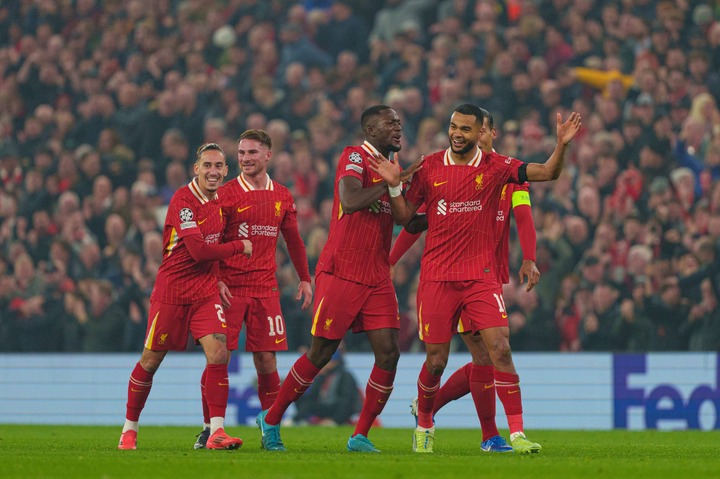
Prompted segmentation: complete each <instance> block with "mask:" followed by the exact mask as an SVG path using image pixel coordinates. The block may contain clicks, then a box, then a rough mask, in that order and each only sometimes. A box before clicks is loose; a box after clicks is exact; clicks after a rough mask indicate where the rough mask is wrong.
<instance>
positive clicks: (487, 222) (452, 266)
mask: <svg viewBox="0 0 720 479" xmlns="http://www.w3.org/2000/svg"><path fill="white" fill-rule="evenodd" d="M522 164H523V163H522V162H521V161H520V160H516V159H514V158H510V157H507V156H502V155H499V154H497V153H483V152H482V151H480V149H477V150H476V154H475V157H474V158H473V159H472V161H470V162H469V163H468V164H467V165H458V164H456V163H455V162H454V161H453V159H452V156H451V155H450V149H449V148H448V149H447V150H444V151H439V152H436V153H433V154H432V155H430V156H428V157H426V158H425V163H424V164H423V167H422V168H421V169H420V170H419V171H418V172H417V173H415V175H414V176H413V179H412V183H411V185H410V188H409V189H408V192H407V195H406V198H407V199H408V201H410V202H411V203H413V204H415V205H420V204H421V203H422V202H425V203H426V204H427V219H428V232H427V236H426V237H425V251H424V252H423V257H422V262H421V268H420V277H421V279H423V280H424V281H466V280H479V281H488V282H498V278H499V274H498V266H497V264H496V263H497V259H496V249H497V245H498V238H497V234H498V228H497V225H496V218H497V213H498V210H499V203H500V198H501V193H502V189H503V187H504V185H505V184H506V183H509V182H513V183H518V168H519V167H520V166H521V165H522Z"/></svg>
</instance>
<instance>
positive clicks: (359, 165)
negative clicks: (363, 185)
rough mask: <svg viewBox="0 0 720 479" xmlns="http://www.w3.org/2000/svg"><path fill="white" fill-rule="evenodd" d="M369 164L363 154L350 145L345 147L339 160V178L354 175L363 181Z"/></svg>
mask: <svg viewBox="0 0 720 479" xmlns="http://www.w3.org/2000/svg"><path fill="white" fill-rule="evenodd" d="M366 169H367V165H366V164H365V160H364V159H363V156H362V154H361V153H360V152H359V151H357V150H355V149H353V148H350V147H345V149H344V150H343V152H342V154H341V155H340V160H339V161H338V180H340V179H342V178H345V177H346V176H352V177H353V178H357V179H358V180H360V181H362V180H363V178H364V177H365V170H366Z"/></svg>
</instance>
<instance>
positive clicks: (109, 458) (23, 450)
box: [0, 425, 720, 479]
mask: <svg viewBox="0 0 720 479" xmlns="http://www.w3.org/2000/svg"><path fill="white" fill-rule="evenodd" d="M198 431H199V429H198V428H189V427H152V426H146V427H143V426H141V427H140V434H139V438H138V446H139V449H138V450H137V451H118V450H117V449H116V446H117V442H118V438H119V435H120V427H119V426H118V427H107V426H98V427H84V426H19V425H0V476H1V477H3V478H54V477H58V478H59V477H62V478H66V477H67V478H85V477H88V478H93V477H94V478H116V477H117V478H152V479H158V478H183V477H189V478H201V477H204V478H210V479H219V478H225V477H227V478H234V479H238V478H253V479H257V478H265V477H277V478H313V479H315V478H328V479H330V478H333V479H334V478H346V477H347V478H372V479H385V478H406V477H407V478H417V479H421V478H462V477H472V478H474V479H475V478H489V479H490V478H491V479H503V478H514V479H518V478H521V479H530V478H533V479H538V478H553V479H556V478H604V479H615V478H639V479H641V478H648V479H649V478H652V479H657V478H672V479H681V478H691V479H702V478H715V477H720V431H709V432H703V431H676V432H658V431H637V432H635V431H633V432H630V431H601V432H598V431H529V432H528V436H529V437H530V438H531V439H532V440H534V441H537V442H539V443H541V444H542V445H543V450H542V452H541V453H540V454H533V455H519V454H489V453H483V452H481V451H480V448H479V441H480V433H479V431H477V430H470V429H462V430H459V429H445V430H443V429H438V430H437V432H436V439H435V453H434V454H432V455H419V454H414V453H413V452H412V450H411V429H410V428H408V429H385V428H378V429H374V430H372V431H371V433H370V438H371V439H372V440H373V442H374V443H375V445H376V446H377V447H378V448H379V449H381V450H382V453H381V454H372V455H369V454H357V453H354V454H351V453H348V452H346V450H345V443H346V442H347V439H348V437H349V435H350V433H351V432H352V429H351V428H349V427H338V428H326V427H296V428H283V430H282V435H283V441H284V442H285V445H286V446H287V447H288V452H286V453H268V452H266V451H262V450H261V449H260V446H259V443H260V440H259V432H258V430H257V429H254V428H250V427H231V428H229V429H228V432H230V433H232V434H234V435H239V436H240V437H242V438H243V440H244V441H245V443H244V444H243V446H242V448H241V449H239V450H237V451H204V450H201V451H195V450H193V448H192V445H193V444H194V442H195V434H196V433H197V432H198ZM502 433H504V434H505V436H506V437H507V431H502Z"/></svg>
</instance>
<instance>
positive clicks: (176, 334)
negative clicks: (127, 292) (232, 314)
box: [145, 296, 228, 351]
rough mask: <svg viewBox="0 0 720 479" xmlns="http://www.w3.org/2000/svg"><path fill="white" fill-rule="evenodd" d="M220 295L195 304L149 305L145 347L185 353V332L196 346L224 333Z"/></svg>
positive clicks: (157, 302) (153, 302) (186, 336)
mask: <svg viewBox="0 0 720 479" xmlns="http://www.w3.org/2000/svg"><path fill="white" fill-rule="evenodd" d="M227 331H228V330H227V323H226V322H225V312H224V311H223V307H222V305H221V304H220V296H217V297H214V298H210V299H208V300H207V301H203V302H202V303H196V304H167V303H161V302H159V301H151V302H150V313H149V314H148V326H147V332H146V333H145V347H146V348H147V349H150V350H153V351H184V350H185V348H186V346H187V338H188V332H189V333H190V334H192V337H193V339H195V343H197V342H198V340H199V339H200V338H202V337H204V336H207V335H208V334H216V333H219V334H227Z"/></svg>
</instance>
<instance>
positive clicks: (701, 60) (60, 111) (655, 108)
mask: <svg viewBox="0 0 720 479" xmlns="http://www.w3.org/2000/svg"><path fill="white" fill-rule="evenodd" d="M719 98H720V7H718V6H717V5H716V4H715V2H711V1H709V0H708V1H705V0H697V1H693V0H659V1H656V0H621V1H620V0H509V1H507V2H500V1H497V0H444V1H441V2H438V1H435V0H385V1H383V0H314V1H313V0H305V1H291V0H226V1H217V0H185V1H178V0H158V1H157V2H146V1H142V0H105V1H103V0H73V1H71V0H34V1H27V2H2V4H0V181H2V192H0V351H2V352H21V351H87V352H90V351H96V352H99V351H132V350H138V349H139V348H140V347H141V345H142V339H143V337H144V333H145V324H146V323H145V322H146V320H147V307H148V297H149V294H150V291H151V289H152V286H153V281H154V279H155V273H156V271H157V268H158V265H159V263H160V261H161V259H162V236H161V231H160V228H161V227H162V224H163V218H164V214H165V209H166V208H167V204H168V202H169V199H170V197H171V196H172V194H173V192H174V191H175V190H176V189H177V188H178V187H180V186H183V185H185V184H187V183H188V182H189V180H190V178H191V174H192V173H191V172H192V169H191V167H192V163H193V161H194V152H195V149H196V148H197V147H198V146H199V145H201V144H202V143H205V142H215V143H218V144H220V145H221V146H222V147H223V149H224V150H225V152H226V154H227V155H228V162H229V164H230V166H231V169H230V176H229V177H228V178H227V179H230V178H232V177H233V176H235V175H236V174H237V164H236V161H235V155H234V152H235V151H236V148H237V145H236V141H237V137H238V135H239V134H240V133H241V132H242V131H243V130H245V129H250V128H262V129H265V130H267V131H268V133H269V134H270V136H271V137H272V140H273V151H274V154H273V158H272V161H271V172H270V175H271V176H272V178H273V179H274V180H276V181H278V182H280V183H282V184H284V185H286V186H287V187H288V188H290V189H291V191H292V193H293V195H294V197H295V199H296V203H297V209H298V223H299V228H300V232H301V234H302V236H303V238H304V240H305V243H306V245H307V253H308V259H309V262H310V267H311V272H312V270H313V267H314V265H315V263H316V262H317V258H318V255H319V253H320V250H321V249H322V247H323V244H324V242H325V240H326V238H327V229H328V225H329V220H330V210H331V207H332V195H333V178H334V170H335V162H336V161H337V158H338V156H339V153H340V150H341V148H342V147H343V146H344V145H347V144H360V143H361V141H362V140H361V139H362V132H361V131H358V125H359V124H360V121H359V119H360V114H361V113H362V111H363V110H364V109H365V108H366V107H367V106H368V105H371V104H377V103H384V104H387V105H390V106H391V107H392V108H394V109H395V110H396V111H397V112H398V114H399V115H400V116H401V118H402V121H403V149H402V151H401V152H400V154H399V158H400V161H401V162H402V163H403V164H404V165H405V166H407V165H409V164H410V163H412V162H413V161H414V160H415V159H416V158H418V157H419V156H420V155H423V154H427V153H430V152H433V151H437V150H440V149H444V148H446V147H447V144H448V141H447V133H446V131H445V125H446V124H447V118H448V117H449V114H450V113H451V112H452V110H453V108H455V107H456V106H457V105H458V104H460V103H464V102H471V103H475V104H477V105H479V106H481V107H483V108H486V109H487V110H489V111H490V112H492V113H493V115H494V117H495V124H496V125H497V126H498V133H499V137H498V140H497V141H496V143H495V145H496V146H495V147H496V150H497V151H498V152H500V153H502V154H504V155H508V156H514V157H517V158H520V159H522V160H524V161H529V162H533V161H540V162H542V161H544V160H545V158H547V156H548V155H549V154H550V153H551V152H552V150H553V148H554V143H555V136H554V135H555V132H554V131H553V128H554V125H555V123H554V118H555V113H556V112H557V111H560V112H562V113H563V117H566V116H567V113H568V112H569V111H571V110H572V111H577V112H579V113H580V114H581V115H582V117H583V124H584V126H583V130H582V131H581V132H580V134H579V135H578V137H577V138H576V139H575V140H574V141H573V144H572V150H571V154H570V155H569V157H568V161H567V163H566V165H565V170H564V172H563V173H562V175H561V177H560V178H559V179H558V180H557V181H555V182H552V183H534V184H533V185H532V187H531V198H532V202H533V206H532V208H533V213H534V219H535V224H536V228H537V231H538V244H537V266H538V268H539V269H540V271H541V273H542V277H541V280H540V284H539V285H538V286H537V287H536V288H535V289H534V290H533V291H531V292H529V293H528V292H525V288H524V286H523V285H518V284H517V281H513V282H511V283H510V284H509V285H507V287H506V288H505V292H504V297H505V302H506V305H507V308H508V314H509V321H510V328H511V335H512V338H513V339H512V342H513V349H514V350H515V351H680V350H693V351H715V350H720V306H719V305H718V298H720V258H718V256H719V255H720V249H719V248H720V243H718V241H719V240H720V110H719V108H718V99H719ZM358 234H362V232H358ZM421 252H422V241H419V242H418V243H417V244H416V245H415V246H414V247H413V248H412V249H411V250H410V251H409V252H408V253H407V254H406V255H405V256H404V257H403V259H402V260H401V261H400V262H399V263H398V264H397V265H396V267H395V272H394V282H395V286H396V290H397V294H398V299H399V302H400V307H401V320H402V328H401V332H400V340H401V349H402V350H404V351H418V350H420V348H421V343H420V341H419V339H418V337H417V322H416V312H415V304H414V300H415V292H416V288H417V281H418V278H417V276H418V271H419V258H420V254H421ZM511 253H512V255H513V259H512V261H511V265H512V266H511V271H517V270H518V267H519V264H520V262H521V260H522V258H521V256H520V254H521V253H520V248H519V246H518V244H517V240H516V239H515V240H514V241H513V244H512V246H511ZM278 265H279V270H278V277H279V281H280V284H281V286H282V288H283V296H282V299H281V301H282V305H283V310H284V313H285V317H286V320H287V326H288V343H289V345H290V349H291V350H292V349H295V350H297V349H300V348H303V347H306V346H307V345H308V344H309V330H310V328H309V323H310V317H309V315H308V313H307V312H304V311H301V310H300V307H299V304H298V303H297V302H296V301H295V299H294V297H295V293H296V291H297V282H298V278H297V276H296V275H295V272H294V269H293V267H292V264H291V262H290V260H289V256H288V255H287V253H286V252H284V251H282V250H281V251H279V252H278ZM367 347H368V346H367V345H366V342H365V340H364V337H363V336H358V337H357V338H354V337H352V335H351V336H350V337H348V338H347V349H348V350H350V351H359V350H367ZM458 347H462V346H461V345H460V342H458Z"/></svg>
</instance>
